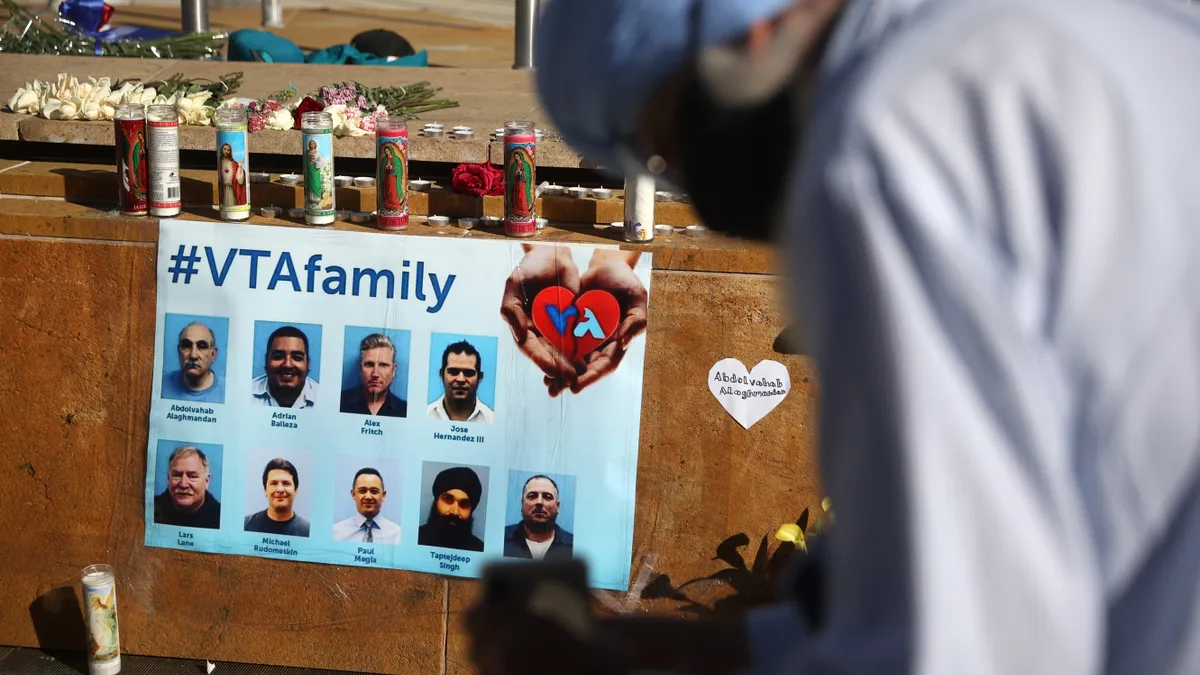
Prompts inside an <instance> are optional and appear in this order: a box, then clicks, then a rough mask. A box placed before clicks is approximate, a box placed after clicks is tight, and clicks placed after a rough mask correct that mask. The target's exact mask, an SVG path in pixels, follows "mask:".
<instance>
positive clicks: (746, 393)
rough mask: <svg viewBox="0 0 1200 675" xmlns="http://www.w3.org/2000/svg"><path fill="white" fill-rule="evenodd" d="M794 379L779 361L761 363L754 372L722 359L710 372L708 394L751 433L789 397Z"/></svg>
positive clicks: (737, 362) (738, 362)
mask: <svg viewBox="0 0 1200 675" xmlns="http://www.w3.org/2000/svg"><path fill="white" fill-rule="evenodd" d="M791 388H792V378H791V377H790V376H789V375H788V371H787V366H784V365H783V364H782V363H779V362H778V361H759V363H758V365H757V366H754V370H751V371H749V372H747V371H746V366H744V365H743V364H742V362H741V361H738V360H737V359H721V360H720V361H717V364H716V365H715V366H713V367H712V369H710V370H709V371H708V390H709V391H711V392H712V395H713V396H715V397H716V398H717V400H718V401H720V402H721V407H723V408H725V412H728V413H729V414H730V415H731V416H732V417H733V419H735V420H737V423H738V424H740V425H742V427H743V428H746V429H749V428H750V427H752V426H754V425H755V424H756V423H758V421H759V420H761V419H762V418H764V417H766V416H767V414H768V413H770V412H771V411H772V410H774V409H775V408H776V406H778V405H779V404H780V403H782V402H783V399H784V398H786V397H787V395H788V391H790V390H791Z"/></svg>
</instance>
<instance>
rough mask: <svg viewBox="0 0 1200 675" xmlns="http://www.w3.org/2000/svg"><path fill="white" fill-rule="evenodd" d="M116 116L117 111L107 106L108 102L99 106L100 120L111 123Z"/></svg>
mask: <svg viewBox="0 0 1200 675" xmlns="http://www.w3.org/2000/svg"><path fill="white" fill-rule="evenodd" d="M116 116H117V109H116V108H115V107H113V106H111V105H109V103H108V101H104V102H102V103H101V104H100V119H102V120H109V121H111V120H112V119H113V118H114V117H116Z"/></svg>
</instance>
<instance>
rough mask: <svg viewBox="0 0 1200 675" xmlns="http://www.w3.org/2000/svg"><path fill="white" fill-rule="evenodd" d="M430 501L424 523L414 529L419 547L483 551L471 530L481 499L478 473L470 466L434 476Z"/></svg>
mask: <svg viewBox="0 0 1200 675" xmlns="http://www.w3.org/2000/svg"><path fill="white" fill-rule="evenodd" d="M431 491H432V493H433V503H432V504H430V506H429V515H428V517H427V518H426V520H425V524H424V525H422V526H421V527H419V528H417V543H418V544H420V545H421V546H437V547H440V548H456V549H460V550H463V551H482V550H483V540H482V539H480V538H479V537H476V536H475V535H474V534H472V533H471V527H472V526H473V525H474V523H475V511H476V509H477V508H478V507H479V505H480V500H481V499H482V498H483V484H482V483H481V482H480V481H479V475H478V474H476V473H475V471H474V470H473V469H471V468H469V467H465V466H456V467H452V468H449V469H445V470H443V471H442V472H440V473H438V475H437V477H436V478H434V479H433V486H432V488H431Z"/></svg>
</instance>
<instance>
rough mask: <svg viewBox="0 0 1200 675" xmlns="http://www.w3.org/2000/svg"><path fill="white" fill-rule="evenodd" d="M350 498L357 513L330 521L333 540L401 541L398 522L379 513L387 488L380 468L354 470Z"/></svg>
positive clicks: (389, 542) (381, 542)
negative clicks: (378, 469)
mask: <svg viewBox="0 0 1200 675" xmlns="http://www.w3.org/2000/svg"><path fill="white" fill-rule="evenodd" d="M350 498H351V499H353V500H354V508H355V509H356V510H357V511H358V513H356V514H355V515H353V516H350V517H349V518H346V519H345V520H339V521H338V522H336V523H334V524H333V538H334V540H335V541H358V542H364V543H376V544H399V543H400V526H399V525H398V524H396V523H395V522H393V521H391V520H389V519H387V518H385V517H383V516H382V515H381V514H380V512H381V511H382V510H383V502H384V500H385V499H387V488H386V487H384V484H383V476H381V475H380V474H379V471H377V470H375V469H372V468H370V467H367V468H363V469H359V470H358V473H356V474H354V483H353V485H352V486H351V488H350Z"/></svg>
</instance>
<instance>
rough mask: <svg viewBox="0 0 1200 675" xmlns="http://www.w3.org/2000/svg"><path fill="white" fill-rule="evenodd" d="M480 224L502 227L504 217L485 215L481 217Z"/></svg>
mask: <svg viewBox="0 0 1200 675" xmlns="http://www.w3.org/2000/svg"><path fill="white" fill-rule="evenodd" d="M479 224H480V225H482V226H484V227H500V226H501V225H503V224H504V219H503V218H500V217H499V216H484V217H482V218H480V219H479Z"/></svg>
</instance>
